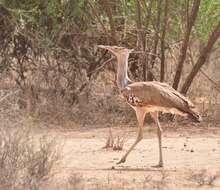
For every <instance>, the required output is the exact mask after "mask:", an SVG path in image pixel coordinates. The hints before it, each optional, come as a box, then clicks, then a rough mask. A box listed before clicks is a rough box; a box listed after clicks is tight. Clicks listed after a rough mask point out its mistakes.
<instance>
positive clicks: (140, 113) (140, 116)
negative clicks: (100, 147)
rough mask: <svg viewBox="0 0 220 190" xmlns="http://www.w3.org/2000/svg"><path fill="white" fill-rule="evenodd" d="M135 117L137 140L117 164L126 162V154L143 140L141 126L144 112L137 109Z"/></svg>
mask: <svg viewBox="0 0 220 190" xmlns="http://www.w3.org/2000/svg"><path fill="white" fill-rule="evenodd" d="M136 116H137V120H138V124H139V127H138V135H137V138H136V140H135V142H134V144H133V145H132V146H131V147H130V148H129V149H128V151H127V152H126V153H125V155H124V156H123V157H122V158H121V160H120V161H119V162H118V163H117V164H120V163H124V162H125V161H126V158H127V156H128V154H129V153H130V152H131V151H132V150H133V148H134V147H135V146H136V145H137V143H138V142H140V141H141V139H142V138H143V124H144V117H145V112H144V111H143V110H140V109H137V110H136Z"/></svg>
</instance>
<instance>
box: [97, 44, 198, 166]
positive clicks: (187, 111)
mask: <svg viewBox="0 0 220 190" xmlns="http://www.w3.org/2000/svg"><path fill="white" fill-rule="evenodd" d="M99 47H100V48H103V49H107V50H109V51H110V52H111V53H113V54H114V55H115V56H116V57H117V85H118V88H119V90H120V92H121V94H122V95H123V96H124V97H125V99H126V100H127V103H128V104H129V105H130V106H131V107H132V108H133V109H134V110H135V113H136V117H137V120H138V124H139V128H138V134H137V138H136V140H135V142H134V144H133V145H132V146H131V147H130V148H129V149H128V151H127V152H126V154H125V155H124V156H123V157H122V158H121V160H120V161H119V162H118V164H120V163H123V162H125V161H126V158H127V156H128V155H129V153H130V152H131V151H132V150H133V149H134V147H135V146H136V145H137V144H138V142H140V141H141V139H142V138H143V126H144V118H145V115H146V113H150V115H151V117H152V118H153V120H154V121H155V123H156V125H157V135H158V142H159V163H158V165H157V166H158V167H162V166H163V156H162V128H161V126H160V122H159V119H158V112H169V113H174V114H179V115H189V116H190V117H191V118H193V119H194V120H195V121H201V117H200V116H199V114H198V113H197V112H196V111H195V106H194V105H193V103H192V102H191V101H190V100H189V99H188V98H186V97H185V96H183V95H182V94H180V93H179V92H178V91H176V90H175V89H173V88H172V87H171V86H169V85H168V84H166V83H161V82H156V81H152V82H132V81H131V80H130V79H129V77H128V75H127V68H128V57H129V54H130V53H131V52H132V50H129V49H127V48H123V47H117V46H103V45H100V46H99Z"/></svg>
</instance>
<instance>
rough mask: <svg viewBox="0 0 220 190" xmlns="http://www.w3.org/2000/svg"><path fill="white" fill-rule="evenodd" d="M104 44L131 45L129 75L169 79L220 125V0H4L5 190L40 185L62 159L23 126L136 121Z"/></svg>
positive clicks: (0, 50)
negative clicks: (116, 80) (116, 81)
mask: <svg viewBox="0 0 220 190" xmlns="http://www.w3.org/2000/svg"><path fill="white" fill-rule="evenodd" d="M100 44H103V45H117V46H124V47H127V48H132V49H134V52H133V53H131V55H130V57H129V71H128V72H129V75H130V77H131V78H132V80H134V81H151V80H156V81H161V82H166V83H168V84H170V85H171V86H173V88H175V89H177V90H178V91H180V92H181V93H183V94H185V95H187V96H189V97H190V99H191V100H192V101H193V102H194V103H195V104H196V105H197V107H198V109H199V111H200V113H201V115H202V116H203V119H204V121H207V122H208V123H214V125H216V126H219V122H220V117H219V115H220V64H219V62H220V0H111V1H109V0H0V104H1V106H0V120H1V123H0V181H1V184H0V189H1V188H2V189H19V188H20V189H25V188H26V189H39V184H44V181H45V179H47V178H48V175H49V173H50V171H51V169H52V166H53V164H55V163H56V162H57V160H58V155H57V151H54V145H53V143H52V142H53V141H50V140H43V141H42V140H40V141H39V142H38V143H35V142H36V141H35V140H36V139H35V137H32V136H30V134H29V129H28V130H27V132H26V129H25V130H23V128H22V127H24V126H26V127H27V128H29V127H28V126H29V125H34V126H35V125H36V123H35V122H39V123H43V126H50V125H52V126H54V124H57V126H62V127H63V126H65V124H68V123H69V122H74V123H75V124H79V125H80V127H82V126H85V125H87V126H90V124H93V125H96V124H98V125H103V124H104V127H106V126H108V125H116V124H129V123H131V122H135V116H134V115H133V114H134V113H133V112H132V111H129V109H130V108H129V107H128V106H127V105H126V103H125V102H124V100H122V99H121V98H120V97H119V96H118V94H119V93H118V89H117V87H116V84H115V74H114V73H115V70H116V68H115V66H116V65H115V61H116V60H115V58H114V57H113V56H111V55H110V54H109V53H107V52H106V51H103V50H101V49H98V48H97V45H100ZM162 119H163V118H162ZM9 126H11V128H10V129H12V130H13V131H14V128H15V129H18V128H21V129H22V130H23V131H24V132H23V133H19V132H17V131H15V132H13V133H11V131H10V130H9V131H8V128H9ZM6 129H7V130H6ZM15 137H16V138H15ZM40 139H42V138H40ZM43 139H44V138H43ZM6 142H7V143H6ZM36 144H40V146H39V147H40V148H38V149H39V150H38V149H37V151H35V149H34V148H33V147H34V146H35V145H36ZM6 145H8V146H6ZM184 146H185V145H184ZM52 149H53V150H52ZM24 155H29V156H28V157H25V156H24ZM1 171H3V172H1ZM6 171H7V172H6ZM18 176H20V177H18ZM25 176H26V177H25ZM74 180H76V181H77V180H78V179H76V178H75V177H73V184H74V185H75V184H76V182H75V181H74ZM80 180H81V179H80ZM9 181H12V182H14V183H8V182H9ZM161 187H162V186H161Z"/></svg>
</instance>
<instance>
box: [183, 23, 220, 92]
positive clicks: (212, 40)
mask: <svg viewBox="0 0 220 190" xmlns="http://www.w3.org/2000/svg"><path fill="white" fill-rule="evenodd" d="M219 36H220V21H219V23H218V24H217V26H216V27H215V29H214V31H213V32H212V34H211V35H210V37H209V39H208V42H207V44H206V46H205V47H204V48H203V50H202V52H201V54H200V56H199V58H198V60H197V62H196V64H195V66H194V67H193V69H192V71H191V73H190V74H189V75H188V77H187V78H186V81H185V82H184V84H183V86H182V89H181V93H183V94H186V93H187V91H188V90H189V87H190V85H191V84H192V82H193V79H194V78H195V76H196V75H197V73H198V71H199V70H200V68H201V67H202V66H203V65H204V64H205V62H206V60H207V57H208V56H209V54H210V52H211V50H212V47H213V45H214V44H215V42H216V41H217V39H218V38H219Z"/></svg>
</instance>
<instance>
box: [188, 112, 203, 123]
mask: <svg viewBox="0 0 220 190" xmlns="http://www.w3.org/2000/svg"><path fill="white" fill-rule="evenodd" d="M189 117H190V118H191V119H192V120H193V121H194V122H198V123H200V122H201V121H202V117H201V116H200V115H199V113H197V112H196V111H194V110H190V112H189Z"/></svg>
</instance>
